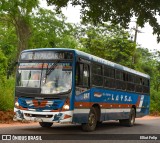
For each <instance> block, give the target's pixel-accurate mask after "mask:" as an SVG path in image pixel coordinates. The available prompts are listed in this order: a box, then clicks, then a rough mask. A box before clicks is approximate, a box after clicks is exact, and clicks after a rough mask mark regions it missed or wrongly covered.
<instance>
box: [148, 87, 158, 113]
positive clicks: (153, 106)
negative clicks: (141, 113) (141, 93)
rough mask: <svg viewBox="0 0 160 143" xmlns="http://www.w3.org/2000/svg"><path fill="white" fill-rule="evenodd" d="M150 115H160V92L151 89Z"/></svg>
mask: <svg viewBox="0 0 160 143" xmlns="http://www.w3.org/2000/svg"><path fill="white" fill-rule="evenodd" d="M150 112H151V114H155V115H158V114H159V113H160V92H157V91H156V90H154V89H152V88H151V103H150Z"/></svg>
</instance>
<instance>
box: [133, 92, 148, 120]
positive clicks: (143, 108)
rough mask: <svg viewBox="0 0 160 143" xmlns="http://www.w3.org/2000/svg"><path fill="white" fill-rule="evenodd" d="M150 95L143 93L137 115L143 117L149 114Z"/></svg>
mask: <svg viewBox="0 0 160 143" xmlns="http://www.w3.org/2000/svg"><path fill="white" fill-rule="evenodd" d="M149 106H150V96H149V95H142V96H141V101H140V104H139V107H138V108H137V112H136V117H137V118H139V117H143V116H145V115H148V114H149Z"/></svg>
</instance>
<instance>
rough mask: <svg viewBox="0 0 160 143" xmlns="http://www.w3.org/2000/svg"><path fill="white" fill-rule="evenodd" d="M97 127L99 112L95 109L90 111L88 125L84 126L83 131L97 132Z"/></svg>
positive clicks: (84, 124)
mask: <svg viewBox="0 0 160 143" xmlns="http://www.w3.org/2000/svg"><path fill="white" fill-rule="evenodd" d="M96 125H97V112H96V109H95V108H94V107H92V108H91V109H90V112H89V115H88V123H83V124H82V129H83V131H86V132H92V131H94V130H95V128H96Z"/></svg>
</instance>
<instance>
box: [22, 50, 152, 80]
mask: <svg viewBox="0 0 160 143" xmlns="http://www.w3.org/2000/svg"><path fill="white" fill-rule="evenodd" d="M41 50H42V51H43V50H47V51H48V50H60V51H74V52H75V53H76V54H77V55H79V56H81V57H83V58H84V59H87V60H90V61H93V62H97V63H101V64H104V65H107V66H110V67H114V68H116V69H119V70H123V71H127V72H129V73H133V74H136V75H139V76H142V77H145V78H150V76H149V75H147V74H144V73H141V72H139V71H136V70H133V69H131V68H128V67H125V66H122V65H120V64H116V63H114V62H111V61H108V60H105V59H102V58H99V57H97V56H94V55H91V54H88V53H85V52H82V51H79V50H76V49H70V48H37V49H29V50H24V51H22V52H29V51H41Z"/></svg>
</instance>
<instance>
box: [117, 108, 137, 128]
mask: <svg viewBox="0 0 160 143" xmlns="http://www.w3.org/2000/svg"><path fill="white" fill-rule="evenodd" d="M135 118H136V112H135V109H134V108H131V111H130V114H129V119H123V120H119V122H120V124H122V125H125V126H128V127H132V126H133V125H134V123H135Z"/></svg>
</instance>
